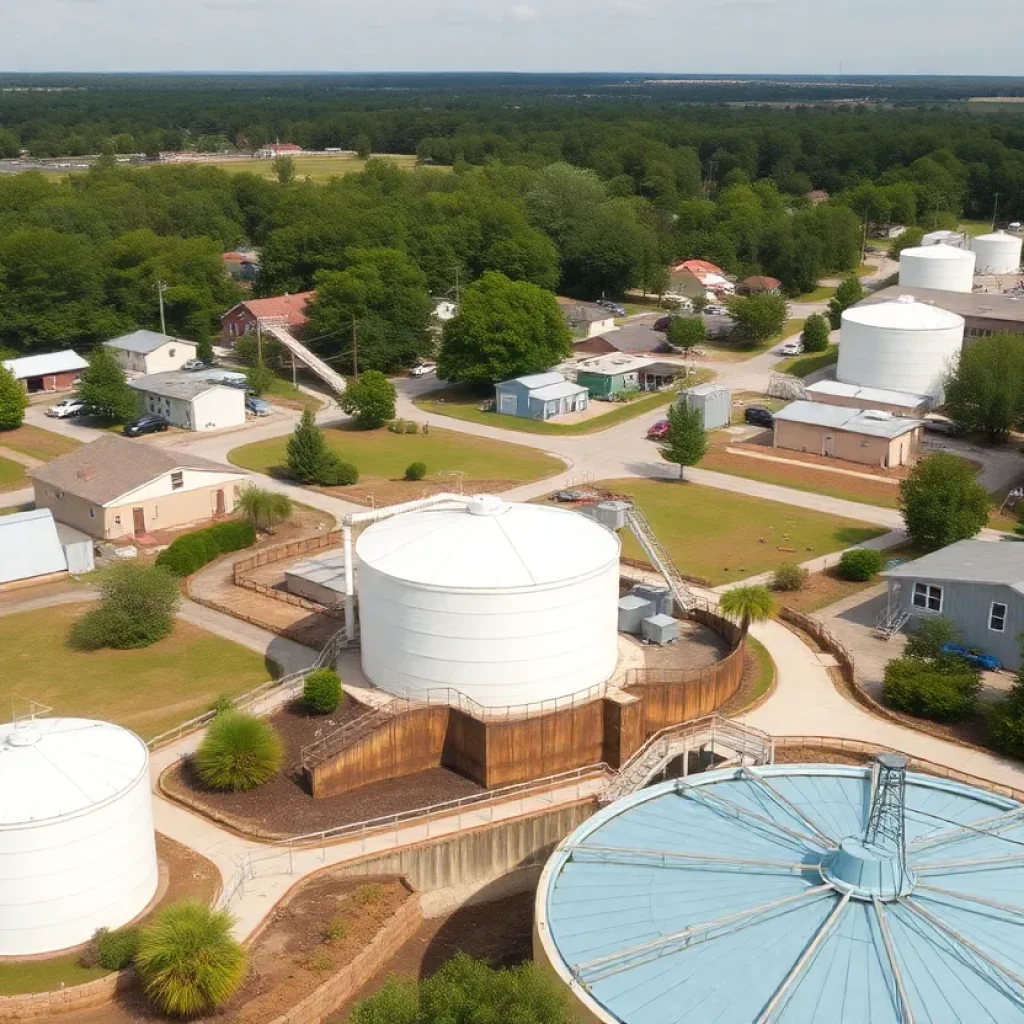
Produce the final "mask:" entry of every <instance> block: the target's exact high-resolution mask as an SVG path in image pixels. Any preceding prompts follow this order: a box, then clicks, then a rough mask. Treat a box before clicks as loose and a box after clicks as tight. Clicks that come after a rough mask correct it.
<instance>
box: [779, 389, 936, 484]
mask: <svg viewBox="0 0 1024 1024" xmlns="http://www.w3.org/2000/svg"><path fill="white" fill-rule="evenodd" d="M923 430H924V426H923V424H922V422H921V421H920V420H912V419H904V418H901V417H899V416H893V414H892V413H890V412H883V411H881V410H880V409H847V408H844V407H843V406H838V405H823V404H821V403H819V402H805V401H800V402H792V403H790V404H789V405H787V406H786V407H785V408H783V409H780V410H779V411H778V412H777V413H775V436H774V445H775V447H776V448H788V449H790V450H791V451H797V452H812V453H813V454H815V455H825V456H828V457H830V458H835V459H844V460H845V461H847V462H859V463H861V464H862V465H865V466H883V467H886V468H892V467H895V466H907V465H911V464H912V463H913V462H914V461H916V459H917V455H918V452H919V451H920V449H921V439H922V432H923Z"/></svg>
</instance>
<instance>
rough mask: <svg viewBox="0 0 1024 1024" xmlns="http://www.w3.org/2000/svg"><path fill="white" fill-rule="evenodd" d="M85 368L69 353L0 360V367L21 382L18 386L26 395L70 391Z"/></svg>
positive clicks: (75, 356) (83, 361) (67, 351)
mask: <svg viewBox="0 0 1024 1024" xmlns="http://www.w3.org/2000/svg"><path fill="white" fill-rule="evenodd" d="M88 365H89V364H88V363H87V362H86V361H85V360H84V359H83V358H82V357H81V356H80V355H79V354H78V353H77V352H73V351H72V350H71V349H64V350H63V351H62V352H47V353H46V354H45V355H38V356H23V357H22V358H21V359H5V360H4V366H5V367H6V368H7V369H8V370H10V371H11V373H13V374H14V376H15V379H17V380H19V381H20V382H21V386H22V387H23V388H24V389H25V390H26V391H27V392H28V393H29V394H30V395H34V394H39V393H41V392H44V391H67V390H69V389H70V388H73V387H74V386H75V383H76V382H77V381H78V377H79V375H80V374H81V372H82V371H83V370H84V369H85V368H86V367H87V366H88Z"/></svg>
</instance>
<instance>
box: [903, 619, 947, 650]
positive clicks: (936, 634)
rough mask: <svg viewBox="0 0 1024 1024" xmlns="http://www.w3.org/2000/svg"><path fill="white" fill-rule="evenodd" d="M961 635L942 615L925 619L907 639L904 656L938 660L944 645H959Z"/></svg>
mask: <svg viewBox="0 0 1024 1024" xmlns="http://www.w3.org/2000/svg"><path fill="white" fill-rule="evenodd" d="M959 640H960V634H959V633H958V632H957V630H956V626H954V625H953V623H952V622H950V621H949V619H947V618H945V617H944V616H942V615H940V616H938V617H937V618H934V619H924V620H922V622H921V624H920V625H919V626H918V627H917V629H916V630H915V631H914V632H913V633H911V634H910V636H909V637H907V646H906V647H905V648H904V651H903V653H904V656H905V657H908V658H938V657H941V655H942V647H943V644H952V643H957V642H958V641H959Z"/></svg>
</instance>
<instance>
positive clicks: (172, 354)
mask: <svg viewBox="0 0 1024 1024" xmlns="http://www.w3.org/2000/svg"><path fill="white" fill-rule="evenodd" d="M174 352H175V350H174V349H173V348H172V349H171V351H170V352H169V353H168V354H169V355H170V357H171V358H172V359H173V358H174Z"/></svg>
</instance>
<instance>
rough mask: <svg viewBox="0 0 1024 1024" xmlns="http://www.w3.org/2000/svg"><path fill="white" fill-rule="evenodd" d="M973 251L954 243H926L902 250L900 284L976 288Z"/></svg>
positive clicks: (944, 288)
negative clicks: (955, 245) (956, 245)
mask: <svg viewBox="0 0 1024 1024" xmlns="http://www.w3.org/2000/svg"><path fill="white" fill-rule="evenodd" d="M974 261H975V256H974V253H973V252H970V251H968V250H967V249H957V248H955V247H954V246H952V245H945V244H942V245H924V246H919V247H918V248H915V249H904V250H903V252H901V253H900V284H901V285H903V286H904V287H905V288H937V289H938V290H939V291H944V292H970V291H971V289H972V288H973V287H974Z"/></svg>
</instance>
